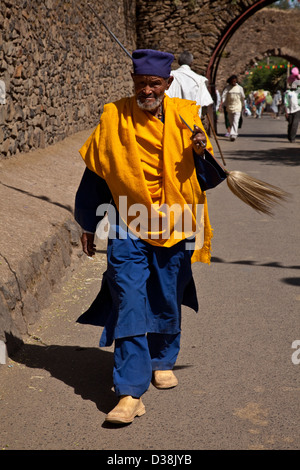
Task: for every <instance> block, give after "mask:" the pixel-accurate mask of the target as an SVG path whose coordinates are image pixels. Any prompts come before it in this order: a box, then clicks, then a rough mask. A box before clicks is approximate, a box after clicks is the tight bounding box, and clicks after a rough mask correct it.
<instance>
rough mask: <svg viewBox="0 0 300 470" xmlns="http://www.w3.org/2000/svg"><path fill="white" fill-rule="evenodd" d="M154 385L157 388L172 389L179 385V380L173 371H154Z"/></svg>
mask: <svg viewBox="0 0 300 470" xmlns="http://www.w3.org/2000/svg"><path fill="white" fill-rule="evenodd" d="M153 385H154V386H155V387H156V388H172V387H176V385H178V380H177V378H176V377H175V375H174V373H173V371H172V370H154V371H153Z"/></svg>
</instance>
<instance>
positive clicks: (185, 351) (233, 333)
mask: <svg viewBox="0 0 300 470" xmlns="http://www.w3.org/2000/svg"><path fill="white" fill-rule="evenodd" d="M223 127H224V125H223V122H222V121H221V122H220V123H219V129H218V130H219V133H220V132H222V128H223ZM220 144H221V147H222V149H223V151H224V155H225V159H226V163H227V168H228V169H231V170H242V171H246V172H247V173H249V174H251V175H253V176H255V177H258V178H260V179H263V180H266V181H268V182H270V183H273V184H275V185H279V186H281V187H283V188H285V189H286V190H288V191H289V192H290V193H291V195H292V198H291V200H290V201H289V202H288V203H287V204H284V205H282V206H278V207H277V208H276V210H275V215H274V217H273V218H271V217H267V216H264V215H260V214H257V213H256V212H254V211H253V210H252V209H250V208H248V207H247V206H245V205H244V204H243V203H242V202H240V201H239V199H237V198H236V197H235V196H233V195H232V193H231V192H230V191H229V189H228V188H227V186H226V183H223V184H222V185H221V186H219V187H218V188H216V189H215V190H213V191H210V192H209V193H208V199H209V209H210V218H211V223H212V226H213V228H214V239H213V253H212V255H213V258H212V264H211V265H210V266H207V265H200V264H197V265H194V266H193V270H194V275H195V280H196V284H197V289H198V296H199V303H200V311H199V312H198V314H194V312H192V311H190V310H189V309H187V308H186V309H184V311H183V337H182V348H181V352H180V355H179V358H178V362H177V366H176V375H177V376H178V379H179V385H178V387H176V388H175V389H172V390H169V391H159V390H157V389H155V388H154V387H153V386H152V385H151V387H150V388H149V390H148V392H147V393H146V394H145V396H144V402H145V405H146V411H147V413H146V415H144V416H143V417H141V418H137V419H136V420H135V421H134V423H133V424H131V425H130V426H126V427H113V426H108V425H105V424H103V423H104V417H105V414H106V413H107V412H108V411H109V410H110V409H111V408H112V407H113V406H114V404H115V396H114V393H113V391H112V390H111V387H112V380H111V369H112V364H113V355H112V348H104V349H101V350H100V349H99V348H98V341H99V337H100V331H99V330H98V329H97V328H94V327H89V326H82V325H79V324H76V323H75V320H76V318H77V317H78V316H79V315H80V313H81V312H82V311H83V310H84V309H85V308H86V307H87V306H88V305H89V303H90V302H91V300H92V299H93V298H94V296H95V295H96V293H97V290H98V288H99V284H100V280H99V279H100V277H101V274H102V272H103V270H104V269H105V252H104V251H103V250H102V248H103V246H102V245H99V250H98V253H97V256H96V259H95V260H94V261H90V260H88V259H86V260H85V262H84V263H83V264H82V267H81V269H78V267H77V268H76V270H73V272H72V273H70V275H69V277H68V278H66V279H65V280H64V283H63V285H62V288H61V290H60V291H58V292H56V293H54V294H53V296H52V302H51V305H49V307H48V308H47V309H45V310H44V312H43V314H42V317H41V319H40V321H39V322H38V324H36V325H35V326H34V327H33V328H32V332H31V333H32V336H31V338H30V340H29V341H28V342H27V343H26V344H25V345H24V347H23V348H22V350H21V351H20V352H19V353H18V354H17V355H16V356H15V357H14V358H10V359H9V360H8V362H7V364H6V365H5V366H2V367H1V385H0V448H2V449H8V450H15V449H21V450H23V449H25V450H60V449H66V450H109V451H111V450H112V451H113V450H116V451H118V450H126V449H128V450H150V451H155V450H159V449H165V450H180V449H181V450H182V449H188V450H203V449H208V450H217V449H226V450H231V449H233V450H239V449H246V450H248V449H250V450H256V449H266V450H267V449H298V450H299V449H300V423H299V416H300V399H299V398H300V363H299V362H300V326H299V325H300V324H299V313H300V288H299V287H300V271H299V269H300V259H299V255H300V253H299V241H300V236H299V233H300V221H299V207H300V189H299V179H300V169H299V168H300V146H299V141H298V143H297V142H296V143H294V144H290V143H289V142H288V140H287V138H286V122H285V120H284V118H283V117H281V118H280V120H272V119H271V117H270V116H268V115H266V116H264V117H263V118H262V119H260V120H259V119H252V118H247V119H245V120H244V126H243V128H242V129H241V135H240V137H239V138H238V140H237V141H236V142H229V141H227V140H226V139H225V138H223V137H220ZM215 148H216V146H215ZM216 154H218V152H217V150H216ZM297 340H298V342H299V345H298V351H299V353H297V349H293V344H294V346H295V345H296V344H295V343H294V342H295V341H297Z"/></svg>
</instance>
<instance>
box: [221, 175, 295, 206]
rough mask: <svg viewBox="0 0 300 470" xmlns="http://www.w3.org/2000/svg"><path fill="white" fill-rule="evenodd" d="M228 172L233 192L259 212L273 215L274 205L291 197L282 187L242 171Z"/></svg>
mask: <svg viewBox="0 0 300 470" xmlns="http://www.w3.org/2000/svg"><path fill="white" fill-rule="evenodd" d="M226 173H227V185H228V187H229V189H230V190H231V191H232V193H233V194H234V195H235V196H237V197H238V198H240V199H241V200H242V201H243V202H245V203H246V204H248V206H250V207H252V208H253V209H254V210H256V211H258V212H262V213H264V214H268V215H272V214H273V212H272V208H273V206H274V205H275V204H276V203H278V202H279V201H283V200H286V199H287V198H288V197H289V194H288V193H286V192H285V191H283V190H282V189H281V188H278V187H277V186H273V185H272V184H269V183H266V182H265V181H261V180H258V179H256V178H254V177H253V176H249V175H247V174H246V173H243V172H241V171H227V172H226Z"/></svg>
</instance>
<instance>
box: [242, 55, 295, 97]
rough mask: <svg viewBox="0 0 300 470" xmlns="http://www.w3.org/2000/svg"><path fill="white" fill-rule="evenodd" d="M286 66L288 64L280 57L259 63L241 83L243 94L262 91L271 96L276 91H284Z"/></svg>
mask: <svg viewBox="0 0 300 470" xmlns="http://www.w3.org/2000/svg"><path fill="white" fill-rule="evenodd" d="M280 65H282V66H283V67H280ZM287 65H288V62H287V61H286V60H284V59H282V58H281V57H269V58H267V59H265V60H262V61H260V62H259V63H258V64H257V67H255V68H253V69H251V70H250V72H251V73H249V74H248V75H247V76H246V77H245V79H244V80H243V82H242V86H243V88H244V89H245V92H246V93H247V94H248V93H250V92H251V91H254V90H259V89H263V90H267V91H269V92H270V93H271V94H273V93H275V91H276V90H278V89H279V90H281V91H284V90H285V89H286V81H287V70H288V68H287ZM273 66H274V67H273Z"/></svg>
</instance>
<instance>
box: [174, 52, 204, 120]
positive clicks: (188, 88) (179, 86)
mask: <svg viewBox="0 0 300 470" xmlns="http://www.w3.org/2000/svg"><path fill="white" fill-rule="evenodd" d="M193 60H194V57H193V54H191V53H190V52H188V51H184V52H182V53H181V54H180V56H179V59H178V63H179V65H180V67H179V68H178V69H177V70H172V71H171V75H172V76H173V77H174V80H173V82H172V84H171V86H170V88H169V89H168V90H167V91H166V94H167V95H168V96H169V97H170V98H183V99H186V100H192V101H196V104H197V105H200V106H201V107H200V110H199V116H200V118H201V116H202V115H203V108H204V107H207V106H209V105H210V104H213V99H212V97H211V95H210V93H209V91H208V89H207V85H206V82H207V81H208V80H207V78H206V77H203V76H202V75H198V74H197V73H195V72H194V71H193V70H192V69H191V65H192V62H193Z"/></svg>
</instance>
